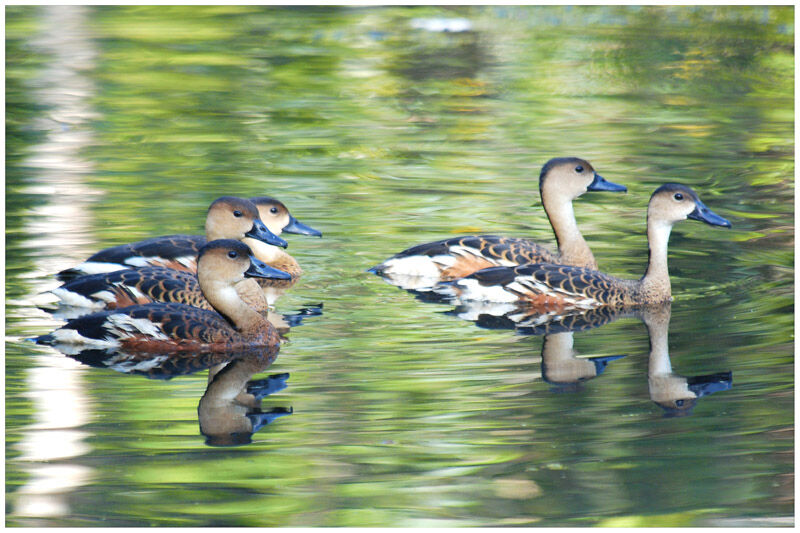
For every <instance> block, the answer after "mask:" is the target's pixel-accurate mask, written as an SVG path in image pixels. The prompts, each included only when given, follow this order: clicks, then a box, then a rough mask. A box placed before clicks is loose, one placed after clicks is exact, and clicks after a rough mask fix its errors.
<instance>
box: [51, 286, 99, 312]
mask: <svg viewBox="0 0 800 533" xmlns="http://www.w3.org/2000/svg"><path fill="white" fill-rule="evenodd" d="M50 292H51V293H52V294H54V295H56V296H57V297H58V298H59V300H61V303H62V304H64V305H68V306H70V307H85V308H87V309H102V308H103V307H105V305H104V304H102V303H100V302H95V301H92V300H90V299H89V298H87V297H86V296H84V295H82V294H78V293H77V292H72V291H68V290H67V289H63V288H61V287H58V288H56V289H53V290H52V291H50Z"/></svg>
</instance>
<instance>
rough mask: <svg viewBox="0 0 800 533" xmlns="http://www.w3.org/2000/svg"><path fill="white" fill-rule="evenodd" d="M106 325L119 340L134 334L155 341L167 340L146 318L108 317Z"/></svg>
mask: <svg viewBox="0 0 800 533" xmlns="http://www.w3.org/2000/svg"><path fill="white" fill-rule="evenodd" d="M106 324H107V326H108V327H109V328H111V329H112V330H113V331H114V332H115V333H117V335H118V336H119V337H121V338H126V337H131V336H133V335H136V334H142V335H146V336H148V337H151V338H153V339H157V340H164V341H165V340H169V338H168V337H167V336H166V335H164V332H163V331H161V328H159V327H158V325H157V324H156V323H154V322H152V321H150V320H148V319H146V318H133V317H131V316H128V315H123V314H119V315H116V314H115V315H109V317H108V319H107V321H106Z"/></svg>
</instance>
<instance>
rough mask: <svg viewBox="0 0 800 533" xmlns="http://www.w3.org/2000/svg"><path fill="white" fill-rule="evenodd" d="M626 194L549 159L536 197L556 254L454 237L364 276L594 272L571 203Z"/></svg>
mask: <svg viewBox="0 0 800 533" xmlns="http://www.w3.org/2000/svg"><path fill="white" fill-rule="evenodd" d="M627 190H628V189H627V188H626V187H624V186H623V185H618V184H616V183H612V182H610V181H607V180H605V179H604V178H603V177H602V176H600V175H599V174H598V173H597V172H596V171H595V170H594V168H593V167H592V165H591V164H590V163H589V162H588V161H586V160H584V159H580V158H577V157H559V158H554V159H551V160H550V161H548V162H547V163H546V164H545V165H544V167H542V171H541V173H540V174H539V194H540V195H541V197H542V205H543V206H544V210H545V213H546V214H547V218H548V220H549V221H550V225H551V226H552V227H553V232H554V233H555V235H556V241H557V243H558V253H553V252H551V251H549V250H547V249H546V248H544V247H543V246H541V245H539V244H537V243H535V242H534V241H532V240H530V239H519V238H511V237H497V236H494V235H476V236H468V237H453V238H450V239H445V240H441V241H436V242H429V243H425V244H420V245H417V246H414V247H412V248H409V249H407V250H404V251H402V252H400V253H399V254H396V255H394V256H392V257H390V258H389V259H387V260H386V261H384V262H383V263H381V264H379V265H377V266H374V267H372V268H371V269H369V272H372V273H374V274H378V275H380V276H384V277H386V278H395V277H396V278H399V280H398V281H399V282H400V283H401V284H403V283H404V282H406V281H407V280H403V279H402V278H409V277H420V278H426V279H432V280H434V282H436V281H449V280H454V279H458V278H462V277H464V276H467V275H469V274H471V273H473V272H476V271H478V270H481V269H484V268H489V267H493V266H515V265H521V264H526V263H557V264H563V265H575V266H583V267H588V268H597V261H595V258H594V255H593V254H592V251H591V250H590V249H589V245H587V244H586V241H585V240H584V238H583V236H582V235H581V232H580V230H578V224H577V222H576V221H575V214H574V212H573V210H572V201H573V200H575V199H576V198H578V197H579V196H581V195H582V194H583V193H585V192H587V191H620V192H625V191H627ZM412 284H413V283H412ZM406 288H414V287H406Z"/></svg>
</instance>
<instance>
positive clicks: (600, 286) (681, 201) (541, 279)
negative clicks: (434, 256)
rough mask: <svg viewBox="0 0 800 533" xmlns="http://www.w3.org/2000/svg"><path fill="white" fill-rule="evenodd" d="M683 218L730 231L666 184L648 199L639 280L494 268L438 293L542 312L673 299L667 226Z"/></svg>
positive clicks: (566, 269)
mask: <svg viewBox="0 0 800 533" xmlns="http://www.w3.org/2000/svg"><path fill="white" fill-rule="evenodd" d="M687 218H690V219H695V220H699V221H702V222H705V223H707V224H710V225H713V226H722V227H728V228H729V227H730V226H731V224H730V222H728V221H727V220H725V219H724V218H722V217H720V216H719V215H717V214H716V213H714V212H712V211H711V210H710V209H708V208H707V207H706V206H705V205H704V204H703V202H701V201H700V198H699V197H698V196H697V194H696V193H695V192H694V191H693V190H692V189H691V188H689V187H687V186H685V185H680V184H674V183H670V184H665V185H662V186H661V187H659V188H658V189H656V191H655V192H654V193H653V195H652V196H651V198H650V203H649V205H648V215H647V228H648V229H647V235H648V244H649V248H650V253H649V261H648V266H647V271H646V272H645V274H644V276H643V277H642V278H641V279H639V280H627V279H620V278H616V277H613V276H609V275H607V274H604V273H602V272H599V271H597V270H594V269H589V268H582V267H575V266H570V265H556V264H546V263H538V264H530V265H521V266H516V267H494V268H489V269H484V270H481V271H478V272H475V273H473V274H471V275H469V276H466V277H464V278H462V279H459V280H456V281H453V282H450V283H447V284H444V285H443V286H442V287H440V288H437V289H435V290H437V292H439V293H440V294H445V295H448V296H456V297H458V298H461V299H464V300H479V301H492V302H504V303H512V302H521V303H525V304H528V305H532V306H536V307H537V308H539V307H540V308H542V309H544V310H551V309H552V310H569V309H591V308H594V307H598V306H604V305H608V306H617V307H626V306H638V305H642V304H654V303H661V302H668V301H671V299H672V293H671V286H670V280H669V272H668V269H667V243H668V241H669V235H670V232H671V230H672V225H673V224H674V223H675V222H678V221H680V220H685V219H687Z"/></svg>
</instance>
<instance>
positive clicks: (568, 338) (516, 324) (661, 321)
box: [439, 300, 733, 417]
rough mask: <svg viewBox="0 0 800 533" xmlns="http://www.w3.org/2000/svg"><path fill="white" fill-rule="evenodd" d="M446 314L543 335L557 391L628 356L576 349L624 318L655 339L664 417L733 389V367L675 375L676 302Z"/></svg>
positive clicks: (655, 374)
mask: <svg viewBox="0 0 800 533" xmlns="http://www.w3.org/2000/svg"><path fill="white" fill-rule="evenodd" d="M439 302H441V300H439ZM445 313H446V314H448V315H452V316H457V317H458V318H461V319H462V320H468V321H471V322H474V323H475V324H476V325H477V326H479V327H481V328H484V329H509V330H514V331H515V332H517V333H519V334H523V335H542V336H543V342H542V379H543V380H544V381H545V382H546V383H548V384H550V385H552V386H553V388H552V389H551V390H553V391H554V392H574V391H578V390H581V388H582V386H583V384H584V383H586V382H587V381H589V380H591V379H594V378H596V377H598V376H600V375H601V374H602V373H603V372H604V371H605V369H606V368H607V366H608V364H609V363H610V362H612V361H615V360H617V359H621V358H622V357H625V356H624V355H612V356H602V357H579V354H578V353H577V352H576V351H575V350H574V349H573V343H574V337H573V335H574V333H576V332H581V331H586V330H589V329H593V328H598V327H601V326H604V325H606V324H609V323H611V322H614V321H615V320H618V319H620V318H638V319H640V320H641V321H642V322H644V324H645V326H646V328H647V332H648V335H649V338H650V353H649V359H648V373H647V377H648V390H649V394H650V398H651V399H652V400H653V402H655V403H656V404H657V405H658V406H660V407H661V408H662V409H664V411H665V416H667V417H675V416H685V415H688V414H691V412H692V410H693V409H694V407H695V405H696V404H697V399H698V398H702V397H704V396H708V395H710V394H713V393H715V392H719V391H723V390H728V389H730V388H731V387H732V384H733V375H732V373H731V372H730V371H727V372H716V373H713V374H704V375H698V376H689V377H685V376H681V375H678V374H675V373H673V371H672V363H671V361H670V356H669V346H668V336H669V323H670V318H671V315H672V304H671V302H666V303H664V304H657V305H648V306H643V307H636V308H612V307H609V306H604V307H599V308H596V309H590V310H587V311H575V312H571V313H569V312H568V313H556V312H545V311H542V310H541V309H538V308H536V307H535V306H525V305H519V304H507V303H505V304H503V303H498V304H493V303H488V302H464V303H461V304H460V305H458V306H456V307H455V308H454V309H452V310H450V311H446V312H445Z"/></svg>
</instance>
